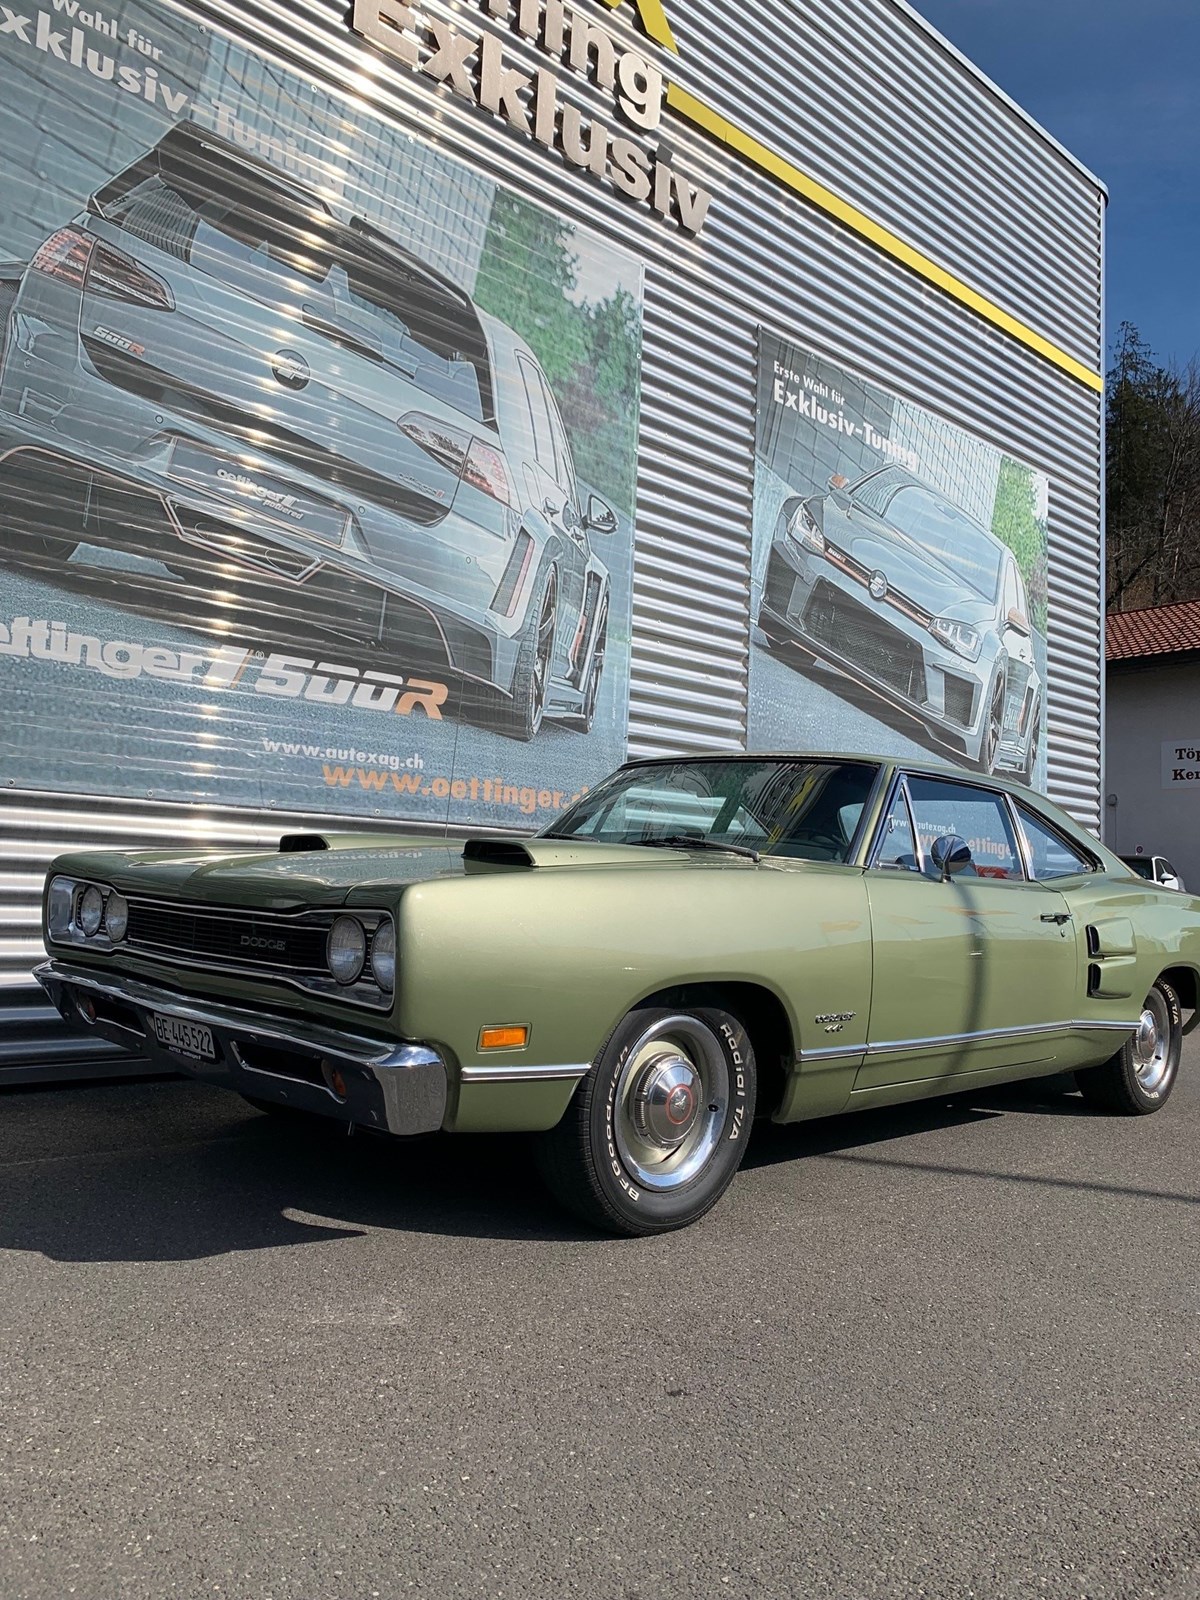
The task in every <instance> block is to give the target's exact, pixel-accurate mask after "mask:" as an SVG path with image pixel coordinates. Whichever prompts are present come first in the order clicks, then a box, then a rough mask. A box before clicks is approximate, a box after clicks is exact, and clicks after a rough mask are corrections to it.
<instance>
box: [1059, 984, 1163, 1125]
mask: <svg viewBox="0 0 1200 1600" xmlns="http://www.w3.org/2000/svg"><path fill="white" fill-rule="evenodd" d="M1182 1044H1183V1016H1182V1012H1181V1010H1180V1005H1179V996H1178V995H1177V994H1176V993H1175V991H1174V989H1172V987H1171V985H1170V984H1169V983H1165V982H1164V981H1163V979H1162V978H1160V979H1159V980H1158V982H1157V983H1156V984H1155V985H1154V987H1153V988H1152V989H1151V991H1150V993H1149V994H1148V995H1147V996H1146V1000H1145V1003H1144V1005H1143V1007H1142V1020H1141V1025H1140V1026H1139V1028H1138V1030H1137V1032H1136V1033H1135V1034H1133V1035H1132V1036H1131V1037H1130V1038H1129V1039H1127V1040H1126V1041H1125V1043H1124V1044H1123V1045H1122V1046H1121V1048H1120V1049H1119V1050H1118V1051H1117V1053H1116V1055H1114V1056H1112V1057H1110V1058H1109V1060H1107V1061H1105V1062H1103V1063H1102V1064H1101V1065H1100V1066H1098V1067H1085V1068H1083V1070H1082V1071H1080V1072H1077V1073H1076V1074H1075V1082H1076V1083H1077V1084H1078V1086H1079V1092H1080V1094H1081V1095H1082V1096H1083V1098H1084V1099H1085V1100H1086V1101H1087V1103H1088V1105H1091V1106H1095V1107H1096V1108H1097V1109H1098V1110H1101V1111H1112V1112H1115V1113H1116V1114H1117V1115H1118V1116H1125V1117H1148V1116H1150V1115H1152V1114H1153V1113H1154V1112H1155V1111H1161V1110H1162V1108H1163V1106H1165V1105H1166V1103H1167V1101H1168V1099H1169V1098H1170V1095H1171V1090H1172V1089H1173V1088H1174V1087H1175V1080H1176V1078H1177V1077H1178V1076H1179V1056H1180V1050H1181V1048H1182Z"/></svg>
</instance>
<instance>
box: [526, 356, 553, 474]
mask: <svg viewBox="0 0 1200 1600" xmlns="http://www.w3.org/2000/svg"><path fill="white" fill-rule="evenodd" d="M517 362H518V365H519V366H520V368H521V381H522V382H523V383H524V385H525V399H526V400H527V402H528V404H529V420H530V422H531V423H532V425H533V449H534V454H535V455H536V456H537V458H538V464H539V466H541V468H542V469H543V471H545V472H548V473H549V474H550V476H551V477H552V478H557V476H558V474H557V472H556V470H555V461H554V434H553V432H552V431H551V427H550V409H549V407H548V406H547V404H546V394H545V391H544V389H543V388H542V382H541V374H540V373H539V372H538V370H537V368H536V367H535V366H534V365H533V364H532V362H529V361H526V359H525V357H524V356H518V357H517Z"/></svg>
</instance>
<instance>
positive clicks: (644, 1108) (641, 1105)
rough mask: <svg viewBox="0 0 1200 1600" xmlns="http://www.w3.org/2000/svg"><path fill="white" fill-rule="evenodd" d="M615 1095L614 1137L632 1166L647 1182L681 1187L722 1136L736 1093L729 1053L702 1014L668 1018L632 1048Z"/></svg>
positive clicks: (645, 1184) (660, 1186) (661, 1186)
mask: <svg viewBox="0 0 1200 1600" xmlns="http://www.w3.org/2000/svg"><path fill="white" fill-rule="evenodd" d="M613 1094H614V1098H613V1135H614V1138H615V1140H616V1145H617V1149H618V1152H619V1153H620V1156H621V1160H622V1161H623V1162H624V1164H625V1166H626V1168H627V1169H628V1170H629V1172H630V1173H631V1174H632V1175H633V1176H634V1177H635V1178H636V1179H637V1180H638V1182H639V1183H641V1184H642V1185H643V1187H644V1188H647V1189H674V1188H677V1187H678V1186H679V1185H680V1184H681V1183H686V1182H687V1181H688V1179H689V1178H694V1177H695V1176H696V1174H697V1173H698V1172H700V1171H701V1170H702V1168H703V1167H704V1165H705V1164H706V1162H707V1161H708V1160H709V1158H710V1157H711V1155H712V1153H713V1151H714V1150H715V1149H716V1147H717V1145H718V1143H719V1142H720V1139H721V1134H722V1131H723V1129H724V1125H725V1113H726V1111H727V1109H728V1106H729V1096H730V1083H729V1069H728V1066H727V1065H726V1061H725V1053H724V1051H723V1050H722V1049H721V1047H720V1045H719V1043H718V1042H717V1040H716V1039H715V1038H714V1037H713V1035H712V1033H711V1032H710V1031H709V1029H708V1028H707V1027H706V1026H705V1025H704V1024H703V1023H702V1022H700V1021H698V1020H697V1019H696V1018H695V1017H688V1016H682V1015H681V1016H675V1017H664V1018H662V1019H661V1020H660V1021H659V1022H657V1023H655V1024H654V1025H653V1026H652V1027H650V1028H648V1029H647V1030H646V1032H645V1033H644V1034H643V1035H642V1037H641V1038H640V1039H639V1040H638V1041H637V1042H636V1043H635V1044H634V1046H633V1048H632V1049H631V1050H630V1051H629V1054H628V1055H627V1056H626V1058H625V1065H624V1067H623V1068H622V1069H621V1075H620V1077H619V1078H618V1080H617V1082H616V1084H615V1085H614V1091H613Z"/></svg>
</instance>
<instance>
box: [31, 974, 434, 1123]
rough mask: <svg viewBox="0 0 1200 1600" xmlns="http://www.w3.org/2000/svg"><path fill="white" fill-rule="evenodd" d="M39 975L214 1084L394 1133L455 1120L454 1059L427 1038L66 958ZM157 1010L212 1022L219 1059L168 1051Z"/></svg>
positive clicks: (99, 1019)
mask: <svg viewBox="0 0 1200 1600" xmlns="http://www.w3.org/2000/svg"><path fill="white" fill-rule="evenodd" d="M34 977H35V978H36V979H37V981H38V982H39V983H40V984H41V986H42V988H43V989H45V991H46V993H47V994H48V995H49V996H50V999H51V1002H52V1003H53V1004H54V1005H55V1006H56V1007H57V1009H58V1011H59V1013H60V1014H61V1015H62V1016H63V1018H64V1019H65V1020H66V1021H67V1022H69V1023H70V1024H71V1026H72V1027H75V1028H78V1027H81V1026H82V1027H85V1028H90V1029H92V1030H94V1031H95V1032H96V1033H99V1034H100V1035H101V1036H102V1037H103V1038H105V1039H109V1040H111V1041H112V1042H113V1043H114V1044H118V1045H122V1046H124V1048H126V1049H128V1050H136V1051H137V1052H138V1053H148V1054H149V1055H150V1057H151V1059H152V1060H157V1061H160V1062H161V1063H162V1064H163V1065H164V1066H165V1067H168V1068H170V1070H172V1071H175V1072H186V1073H188V1074H189V1075H190V1076H192V1077H195V1078H201V1079H203V1080H204V1082H206V1083H213V1084H217V1085H219V1086H221V1087H224V1088H228V1089H236V1090H238V1091H239V1092H240V1093H242V1094H246V1095H250V1096H252V1097H256V1098H258V1099H262V1100H271V1101H275V1102H277V1103H279V1104H280V1105H289V1106H294V1107H296V1108H297V1109H298V1110H303V1111H313V1112H316V1113H318V1114H319V1115H322V1116H327V1117H333V1118H334V1119H336V1120H338V1121H342V1122H347V1123H356V1124H361V1125H363V1126H365V1127H378V1128H380V1129H386V1130H387V1131H388V1132H389V1133H396V1134H415V1133H433V1132H434V1131H435V1130H436V1129H438V1128H440V1127H441V1126H442V1122H443V1120H444V1118H445V1115H446V1099H447V1079H446V1063H445V1062H444V1061H443V1059H442V1057H441V1056H440V1055H439V1054H438V1053H437V1051H436V1050H432V1049H430V1048H429V1047H428V1046H427V1045H419V1044H392V1043H389V1042H388V1041H386V1040H383V1039H376V1038H371V1037H369V1036H367V1035H365V1034H356V1033H351V1032H347V1031H344V1030H342V1029H340V1028H336V1029H335V1028H326V1027H322V1026H321V1025H320V1024H318V1023H310V1022H307V1021H305V1020H303V1019H300V1018H295V1017H283V1016H272V1015H271V1014H270V1013H269V1012H256V1011H243V1010H242V1009H240V1008H239V1007H237V1006H229V1005H224V1004H222V1003H221V1002H219V1001H210V1000H197V999H192V998H190V997H185V996H183V995H179V994H175V993H174V992H173V991H171V990H169V989H160V988H158V987H157V986H155V985H154V984H149V983H145V982H143V981H142V980H141V979H139V978H131V977H129V976H127V975H126V974H124V973H119V972H104V971H101V970H98V969H97V968H95V967H74V966H69V965H67V964H66V963H64V962H61V961H47V962H45V963H44V964H43V965H42V966H40V967H38V968H37V969H36V970H35V972H34ZM155 1014H157V1015H158V1016H162V1017H171V1018H175V1019H176V1020H178V1021H180V1022H188V1023H195V1024H198V1025H199V1026H201V1027H206V1028H208V1029H209V1030H210V1031H211V1033H212V1036H213V1040H214V1043H215V1045H216V1051H217V1059H216V1060H215V1061H209V1060H207V1059H203V1058H200V1057H193V1056H188V1055H182V1054H178V1053H177V1052H175V1051H173V1050H170V1049H167V1048H165V1047H164V1046H163V1045H161V1044H160V1043H159V1042H158V1038H157V1036H156V1034H155V1031H154V1025H153V1022H152V1021H151V1018H152V1016H153V1015H155Z"/></svg>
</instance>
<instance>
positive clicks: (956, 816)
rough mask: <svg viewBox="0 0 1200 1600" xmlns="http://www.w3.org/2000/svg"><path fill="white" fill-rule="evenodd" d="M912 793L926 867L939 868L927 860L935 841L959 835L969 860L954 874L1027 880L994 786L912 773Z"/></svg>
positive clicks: (1000, 800) (933, 871)
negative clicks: (969, 857)
mask: <svg viewBox="0 0 1200 1600" xmlns="http://www.w3.org/2000/svg"><path fill="white" fill-rule="evenodd" d="M908 792H909V797H910V798H911V800H912V809H913V819H914V821H915V822H916V825H917V837H918V838H919V839H920V841H921V851H922V855H923V856H924V857H925V858H926V867H925V870H926V872H930V873H936V871H937V869H936V868H935V867H934V866H933V864H932V862H930V861H929V859H928V858H929V852H930V847H931V846H932V844H933V841H934V840H935V839H941V838H944V837H946V836H947V835H948V834H958V836H959V837H960V838H961V839H965V840H966V842H967V847H968V849H969V850H970V852H971V865H970V866H969V867H966V868H964V869H962V870H961V871H959V872H958V873H956V874H955V876H956V877H976V878H1004V879H1010V878H1012V879H1016V880H1018V881H1019V882H1023V881H1024V878H1025V873H1024V870H1023V869H1022V867H1021V858H1020V855H1019V854H1018V851H1017V842H1016V840H1015V839H1014V838H1013V832H1012V827H1011V826H1010V824H1009V820H1008V808H1007V806H1006V805H1005V804H1004V801H1003V800H1002V799H1001V798H1000V796H999V795H998V794H995V793H994V792H993V791H992V790H990V789H977V788H976V787H975V786H974V785H973V784H967V783H954V782H950V781H947V780H945V779H942V778H924V777H917V776H913V777H911V778H909V780H908Z"/></svg>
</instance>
